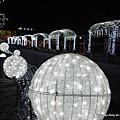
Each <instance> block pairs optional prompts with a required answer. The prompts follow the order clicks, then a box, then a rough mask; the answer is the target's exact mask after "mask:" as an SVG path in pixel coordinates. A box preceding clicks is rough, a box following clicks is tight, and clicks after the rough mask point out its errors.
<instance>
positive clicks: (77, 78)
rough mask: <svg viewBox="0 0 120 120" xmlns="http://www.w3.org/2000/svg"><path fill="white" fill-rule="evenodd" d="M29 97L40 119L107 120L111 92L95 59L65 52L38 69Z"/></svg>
mask: <svg viewBox="0 0 120 120" xmlns="http://www.w3.org/2000/svg"><path fill="white" fill-rule="evenodd" d="M28 96H29V98H30V99H31V103H32V107H33V109H34V112H35V113H36V115H37V117H38V119H40V120H103V118H104V116H105V114H106V112H107V110H108V108H109V104H110V100H111V91H110V87H109V82H108V79H107V77H106V76H105V74H104V72H103V71H102V70H101V68H100V67H99V66H98V65H97V64H96V63H95V62H93V61H92V60H90V59H89V58H87V57H85V56H83V55H79V54H75V53H64V54H59V55H56V56H54V57H52V58H50V59H48V60H47V61H45V62H44V63H43V64H42V65H41V66H40V67H39V68H38V70H37V71H36V73H35V74H34V76H33V79H32V81H31V85H30V87H29V91H28Z"/></svg>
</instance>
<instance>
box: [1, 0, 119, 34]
mask: <svg viewBox="0 0 120 120" xmlns="http://www.w3.org/2000/svg"><path fill="white" fill-rule="evenodd" d="M0 11H1V12H4V13H5V14H6V17H8V19H9V22H8V23H11V25H12V26H18V27H20V26H21V27H32V28H33V29H34V30H35V32H46V33H50V32H52V31H54V30H57V29H72V30H73V31H75V32H76V33H77V34H79V35H80V34H88V29H89V28H90V27H91V26H92V25H93V24H95V23H99V22H105V21H111V20H118V19H120V7H119V1H109V2H105V0H103V1H102V0H96V1H92V2H91V0H84V1H83V0H5V2H4V3H1V4H0ZM10 21H11V22H10ZM8 23H7V24H8Z"/></svg>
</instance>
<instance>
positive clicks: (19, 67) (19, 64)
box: [3, 50, 27, 78]
mask: <svg viewBox="0 0 120 120" xmlns="http://www.w3.org/2000/svg"><path fill="white" fill-rule="evenodd" d="M19 55H20V51H19V50H15V51H14V54H13V55H11V56H10V57H7V58H6V59H5V61H4V63H3V70H4V72H5V74H6V75H7V76H8V77H9V78H13V77H15V78H20V77H22V76H23V75H24V74H25V73H26V71H27V62H26V60H25V59H24V58H23V57H22V56H19Z"/></svg>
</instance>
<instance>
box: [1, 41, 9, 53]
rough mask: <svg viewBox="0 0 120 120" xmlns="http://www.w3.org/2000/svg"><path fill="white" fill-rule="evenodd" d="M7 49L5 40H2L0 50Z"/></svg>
mask: <svg viewBox="0 0 120 120" xmlns="http://www.w3.org/2000/svg"><path fill="white" fill-rule="evenodd" d="M8 49H9V45H8V44H7V43H6V42H2V43H1V44H0V50H1V51H7V50H8Z"/></svg>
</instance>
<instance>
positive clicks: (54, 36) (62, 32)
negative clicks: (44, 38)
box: [48, 29, 77, 51]
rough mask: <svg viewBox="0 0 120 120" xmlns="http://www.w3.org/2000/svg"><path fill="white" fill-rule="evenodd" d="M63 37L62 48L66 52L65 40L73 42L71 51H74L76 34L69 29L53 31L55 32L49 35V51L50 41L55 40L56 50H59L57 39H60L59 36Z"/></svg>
mask: <svg viewBox="0 0 120 120" xmlns="http://www.w3.org/2000/svg"><path fill="white" fill-rule="evenodd" d="M61 35H62V36H63V37H64V43H63V44H64V47H63V49H64V50H65V51H66V42H67V40H70V41H71V40H73V50H76V48H75V45H76V37H77V35H76V33H75V32H74V31H73V30H71V29H61V30H55V31H52V32H51V33H50V34H49V47H48V48H49V49H51V40H52V39H55V40H56V50H60V44H59V39H60V36H61Z"/></svg>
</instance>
